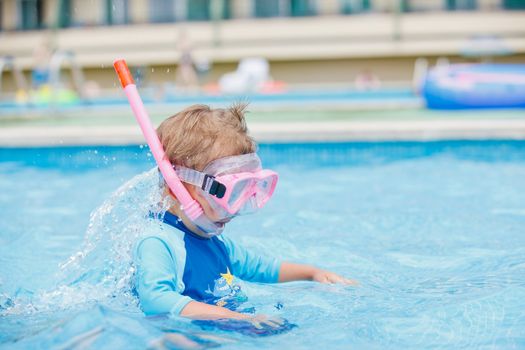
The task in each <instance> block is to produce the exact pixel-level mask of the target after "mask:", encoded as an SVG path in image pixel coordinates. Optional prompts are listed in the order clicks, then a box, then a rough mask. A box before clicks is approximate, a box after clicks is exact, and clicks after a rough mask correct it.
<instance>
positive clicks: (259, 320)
mask: <svg viewBox="0 0 525 350" xmlns="http://www.w3.org/2000/svg"><path fill="white" fill-rule="evenodd" d="M247 321H248V322H250V323H251V324H252V325H253V326H254V327H255V328H257V329H262V328H263V327H264V326H268V327H271V328H279V327H280V326H282V325H283V324H284V320H283V319H282V318H280V317H277V316H267V315H255V316H253V317H250V318H248V319H247Z"/></svg>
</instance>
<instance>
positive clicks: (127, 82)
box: [113, 59, 203, 221]
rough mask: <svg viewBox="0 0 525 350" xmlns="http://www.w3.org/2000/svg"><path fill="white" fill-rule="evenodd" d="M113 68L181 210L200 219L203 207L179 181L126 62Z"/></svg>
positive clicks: (120, 62) (194, 218)
mask: <svg viewBox="0 0 525 350" xmlns="http://www.w3.org/2000/svg"><path fill="white" fill-rule="evenodd" d="M113 67H115V71H116V72H117V75H118V77H119V80H120V83H121V85H122V88H123V89H124V92H125V93H126V96H127V97H128V101H129V104H130V105H131V109H132V110H133V113H134V114H135V118H136V119H137V122H138V123H139V125H140V128H141V129H142V133H143V134H144V137H145V138H146V142H147V143H148V145H149V148H150V150H151V153H152V154H153V157H154V158H155V161H156V162H157V165H158V167H159V169H160V172H161V173H162V176H163V177H164V180H165V181H166V183H167V184H168V186H169V188H170V189H171V191H172V192H173V193H174V194H175V196H176V197H177V200H178V201H179V202H180V203H181V209H182V210H183V211H184V213H185V214H186V216H188V218H189V219H190V220H192V221H194V220H196V219H197V218H198V217H200V216H201V215H203V211H202V207H201V206H200V204H199V203H198V202H197V201H196V200H195V199H193V198H192V197H191V196H190V194H189V193H188V191H187V190H186V188H185V187H184V185H183V184H182V182H181V181H180V180H179V177H178V176H177V174H176V173H175V170H174V169H173V166H172V164H171V163H170V161H169V159H168V158H167V157H166V154H165V153H164V149H163V148H162V144H161V143H160V140H159V137H158V136H157V132H156V131H155V129H154V128H153V125H152V124H151V120H150V118H149V116H148V113H147V112H146V108H144V104H143V103H142V99H141V98H140V95H139V92H138V90H137V86H136V85H135V82H134V81H133V77H132V76H131V73H130V71H129V69H128V65H127V64H126V61H125V60H123V59H117V60H115V61H114V62H113Z"/></svg>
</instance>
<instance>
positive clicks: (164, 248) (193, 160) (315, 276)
mask: <svg viewBox="0 0 525 350" xmlns="http://www.w3.org/2000/svg"><path fill="white" fill-rule="evenodd" d="M157 134H158V136H159V139H160V141H161V143H162V146H163V148H164V150H165V152H166V156H167V157H168V158H169V160H170V162H171V164H173V165H174V167H175V169H176V172H177V175H178V176H179V178H180V179H181V180H182V181H183V182H184V187H186V189H187V190H188V192H189V194H190V195H191V196H192V197H193V198H194V199H195V200H196V201H197V202H198V203H199V204H200V205H201V206H202V208H203V210H204V214H205V216H206V217H207V219H208V224H207V225H203V224H202V223H197V222H192V220H190V219H189V218H188V217H187V216H186V215H185V214H184V212H183V211H182V210H181V208H180V205H178V202H177V198H176V197H175V195H174V194H173V193H172V192H171V191H170V190H169V188H168V187H167V186H165V188H166V190H165V193H166V195H167V196H170V197H171V198H172V199H173V201H174V205H173V206H172V207H171V208H170V209H169V210H168V211H167V212H166V213H165V215H164V216H163V219H162V220H163V225H161V226H159V228H158V229H156V230H155V231H154V232H148V235H147V237H146V238H144V239H142V240H141V241H140V242H139V243H138V245H137V247H136V249H135V264H136V267H137V274H136V290H137V293H138V296H139V299H140V305H141V307H142V309H143V311H144V312H145V313H146V314H148V315H155V314H164V313H171V314H175V315H181V316H184V317H188V318H192V319H200V320H214V319H236V320H247V321H249V322H251V323H252V324H253V325H255V326H256V327H260V326H261V325H266V326H270V327H275V326H278V325H279V323H280V322H279V320H277V319H271V318H267V317H265V316H261V315H259V316H253V315H250V314H245V313H241V312H239V311H236V310H239V306H240V305H241V304H242V303H243V302H244V301H246V300H247V297H246V295H245V294H244V293H243V291H242V289H241V287H240V286H239V284H238V282H237V278H240V279H243V280H248V281H254V282H264V283H275V282H287V281H298V280H310V281H316V282H321V283H344V284H353V283H354V281H352V280H349V279H345V278H343V277H341V276H338V275H337V274H335V273H332V272H329V271H324V270H321V269H318V268H316V267H313V266H308V265H302V264H293V263H289V262H281V261H278V260H277V259H274V258H267V257H263V256H259V255H256V254H254V253H252V252H249V251H247V250H245V249H244V248H243V247H241V246H239V245H237V244H236V243H235V242H233V241H232V240H231V239H229V238H228V237H226V236H224V235H219V234H220V233H221V232H222V230H223V229H224V226H225V225H226V223H228V222H229V221H230V220H231V219H232V218H233V217H234V216H236V215H240V214H243V213H245V212H248V211H254V210H256V209H257V208H260V207H262V206H263V205H264V203H265V202H266V201H267V200H268V199H269V198H270V196H271V194H272V192H273V188H274V186H275V183H276V181H277V174H275V173H274V172H272V171H271V170H263V169H262V168H261V164H260V160H259V158H258V156H257V155H256V154H255V151H256V144H255V142H254V141H253V139H252V138H251V137H249V136H248V135H247V128H246V123H245V120H244V106H234V107H232V108H230V109H214V110H212V109H210V108H209V107H207V106H204V105H194V106H191V107H188V108H186V109H185V110H183V111H181V112H179V113H178V114H176V115H174V116H172V117H170V118H168V119H166V120H165V121H164V122H162V124H161V125H160V126H159V127H158V129H157ZM228 175H229V176H230V177H229V178H230V179H233V180H232V181H233V182H226V180H222V179H226V178H227V176H228ZM243 179H244V180H243ZM221 181H222V182H224V183H221ZM247 183H252V184H253V183H257V186H258V187H257V188H256V189H255V190H253V187H250V188H252V189H251V190H250V191H252V192H250V193H249V198H248V197H246V198H241V196H243V195H245V194H246V193H245V192H246V189H247V188H249V187H247V185H246V184H247ZM229 187H231V188H229ZM214 196H215V197H216V198H213V197H214ZM223 196H224V197H223ZM220 198H224V199H228V203H226V204H225V203H222V204H221V202H220Z"/></svg>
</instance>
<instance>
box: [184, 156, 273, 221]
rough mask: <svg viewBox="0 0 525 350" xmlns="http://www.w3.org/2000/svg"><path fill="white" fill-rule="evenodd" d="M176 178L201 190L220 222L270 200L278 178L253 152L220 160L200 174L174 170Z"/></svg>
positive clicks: (190, 170) (188, 170)
mask: <svg viewBox="0 0 525 350" xmlns="http://www.w3.org/2000/svg"><path fill="white" fill-rule="evenodd" d="M175 169H176V172H177V175H178V176H179V178H180V179H181V180H182V181H184V182H186V183H189V184H192V185H195V186H197V187H198V188H199V189H200V193H201V195H202V196H203V197H204V198H206V200H207V201H208V203H209V204H210V206H211V207H212V209H213V210H214V211H215V212H216V213H217V215H218V216H219V218H220V220H221V219H226V218H231V217H234V216H237V215H242V214H248V213H253V212H255V211H257V210H258V209H260V208H262V207H263V206H264V205H265V204H266V203H267V202H268V200H269V199H270V198H271V196H272V194H273V192H274V190H275V186H276V185H277V180H278V175H277V173H276V172H274V171H272V170H268V169H262V166H261V160H260V159H259V157H258V156H257V154H255V153H249V154H243V155H239V156H231V157H225V158H219V159H216V160H214V161H212V162H211V163H210V164H208V165H207V166H206V167H205V168H204V170H203V171H202V172H200V171H197V170H194V169H189V168H185V167H182V166H176V167H175Z"/></svg>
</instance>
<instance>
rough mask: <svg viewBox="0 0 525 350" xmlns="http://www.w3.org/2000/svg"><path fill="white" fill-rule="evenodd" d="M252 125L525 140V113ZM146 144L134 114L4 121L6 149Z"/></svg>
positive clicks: (282, 130) (265, 119)
mask: <svg viewBox="0 0 525 350" xmlns="http://www.w3.org/2000/svg"><path fill="white" fill-rule="evenodd" d="M167 115H169V113H167V111H163V109H153V110H152V119H153V123H154V124H158V123H160V121H161V120H163V119H164V118H165V116H167ZM247 120H248V126H249V128H250V132H251V134H252V135H253V136H254V137H255V139H256V140H257V141H259V142H286V141H295V142H315V141H388V140H420V141H426V140H484V139H491V140H495V139H496V140H497V139H505V140H509V139H511V140H525V111H524V110H490V111H488V110H480V111H429V110H425V109H421V108H416V109H414V108H412V109H390V110H389V109H386V110H385V109H384V110H366V109H363V110H353V111H348V110H329V111H323V110H312V109H308V110H303V111H301V110H283V111H263V110H259V111H255V112H252V113H249V114H248V116H247ZM143 142H144V140H143V137H142V135H141V133H140V130H139V128H138V127H137V126H136V125H135V122H134V118H133V117H132V115H131V112H130V111H106V112H105V113H99V112H96V111H91V112H90V111H84V112H82V113H79V114H74V113H70V112H64V111H62V112H61V111H57V112H56V113H54V114H42V115H32V116H29V117H24V116H14V117H6V116H3V117H2V118H0V146H3V147H23V146H58V145H128V144H140V143H143Z"/></svg>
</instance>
